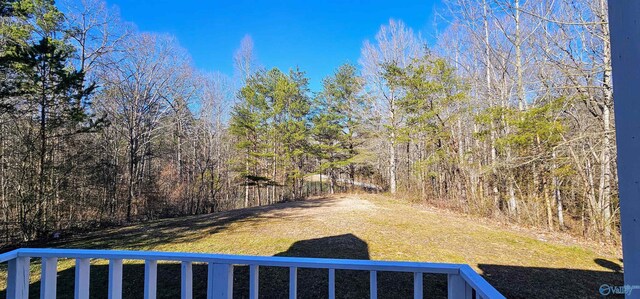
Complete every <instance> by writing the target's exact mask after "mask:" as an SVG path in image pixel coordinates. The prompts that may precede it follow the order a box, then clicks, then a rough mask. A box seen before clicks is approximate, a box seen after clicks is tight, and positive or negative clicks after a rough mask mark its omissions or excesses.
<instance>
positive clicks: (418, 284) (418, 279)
mask: <svg viewBox="0 0 640 299" xmlns="http://www.w3.org/2000/svg"><path fill="white" fill-rule="evenodd" d="M422 297H423V296H422V273H420V272H415V273H413V298H414V299H422Z"/></svg>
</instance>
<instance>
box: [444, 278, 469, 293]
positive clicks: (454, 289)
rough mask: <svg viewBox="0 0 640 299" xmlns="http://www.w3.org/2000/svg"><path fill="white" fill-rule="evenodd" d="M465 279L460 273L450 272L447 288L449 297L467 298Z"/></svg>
mask: <svg viewBox="0 0 640 299" xmlns="http://www.w3.org/2000/svg"><path fill="white" fill-rule="evenodd" d="M465 284H466V283H465V281H464V279H463V278H462V276H460V274H449V275H448V276H447V289H448V294H449V295H448V297H447V298H449V299H463V298H465Z"/></svg>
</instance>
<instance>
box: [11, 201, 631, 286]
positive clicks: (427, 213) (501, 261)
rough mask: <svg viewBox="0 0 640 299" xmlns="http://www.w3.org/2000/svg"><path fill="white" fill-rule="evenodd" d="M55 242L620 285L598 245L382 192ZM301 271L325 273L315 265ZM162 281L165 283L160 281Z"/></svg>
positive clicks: (99, 276) (101, 278) (394, 280)
mask: <svg viewBox="0 0 640 299" xmlns="http://www.w3.org/2000/svg"><path fill="white" fill-rule="evenodd" d="M55 246H56V247H76V248H107V249H135V250H158V251H186V252H219V253H232V254H249V255H266V256H272V255H281V256H314V257H333V258H357V259H372V260H405V261H429V262H453V263H468V264H470V265H471V266H472V267H473V268H475V269H476V270H477V271H479V272H480V273H482V274H483V275H484V277H485V278H486V279H487V280H488V281H489V282H490V283H492V284H493V285H494V286H496V288H498V289H499V290H500V291H501V292H502V293H503V294H505V295H506V296H507V297H508V298H525V297H526V298H532V297H538V298H541V297H546V298H560V297H564V298H568V297H597V295H598V288H599V286H600V285H602V284H605V283H607V284H614V285H622V273H621V272H620V271H621V270H620V268H621V262H620V259H619V256H618V254H616V253H608V252H607V251H606V250H604V249H603V248H602V247H601V246H597V245H596V244H589V243H586V242H578V241H575V240H572V239H571V238H569V237H568V236H563V235H561V234H553V235H548V234H540V233H535V232H533V231H529V230H526V229H514V228H507V227H504V226H502V225H500V224H497V223H492V222H490V221H486V220H481V221H479V220H474V219H471V218H470V217H466V216H463V215H458V214H454V213H451V212H447V211H442V210H437V209H433V208H424V207H416V206H412V205H410V204H407V203H404V202H400V201H397V200H393V199H390V198H388V197H385V196H381V195H354V194H344V195H336V196H331V197H325V198H316V199H311V200H307V201H299V202H289V203H283V204H276V205H272V206H265V207H256V208H249V209H242V210H236V211H231V212H225V213H219V214H214V215H202V216H194V217H184V218H176V219H168V220H161V221H155V222H151V223H147V224H144V225H136V226H130V227H124V228H118V229H111V230H105V231H102V232H97V233H92V234H89V235H87V236H85V237H82V238H78V239H75V240H70V241H66V242H65V243H61V244H56V245H55ZM92 264H93V265H94V266H93V267H92V273H91V275H92V285H93V286H94V287H93V288H92V293H93V292H96V293H95V294H96V295H97V294H98V293H97V292H98V291H99V290H98V289H99V288H98V287H96V286H100V285H102V284H104V285H106V278H105V277H106V268H107V267H106V264H105V263H104V262H103V261H94V262H93V263H92ZM128 267H129V268H126V269H125V288H127V292H125V293H127V294H129V295H133V294H138V293H139V292H140V291H141V290H142V289H141V288H142V271H143V269H142V268H143V267H142V265H141V264H138V265H132V266H128ZM72 268H73V264H72V262H71V261H61V262H60V264H59V271H62V272H61V274H60V278H59V283H60V285H59V292H60V294H61V295H64V294H67V295H68V294H73V291H72V288H73V269H72ZM2 269H5V268H2ZM194 271H195V272H194V280H196V282H195V283H196V285H195V286H196V287H195V289H201V290H202V289H203V286H205V285H206V284H205V282H204V281H203V279H198V277H200V276H202V275H206V270H205V269H204V266H202V267H194ZM32 272H33V275H34V276H33V278H32V282H33V281H37V279H38V278H37V276H38V275H39V274H37V272H38V271H37V265H35V266H34V267H32ZM246 272H247V271H246V269H244V268H240V269H238V270H237V272H236V273H237V274H236V279H237V281H236V287H237V288H238V291H237V294H239V295H241V294H244V293H245V291H246V290H245V289H246V286H245V285H244V283H243V281H242V277H243V275H246ZM261 273H263V272H261ZM264 273H265V274H261V275H268V276H271V278H272V279H276V280H283V281H282V282H281V286H282V287H283V288H284V289H283V290H280V289H277V288H276V286H275V284H271V285H268V283H267V282H268V281H269V280H268V279H267V278H261V294H263V295H264V294H271V295H273V296H275V297H278V296H280V295H284V294H286V293H282V292H286V286H287V285H286V273H280V272H278V271H277V270H275V269H274V270H272V271H271V272H269V271H265V272H264ZM283 274H284V275H283ZM349 274H350V275H351V274H352V273H349ZM2 275H4V273H3V274H2ZM300 275H302V276H304V275H308V277H316V278H317V277H324V276H323V275H322V274H320V273H316V272H313V271H309V272H308V273H307V274H304V273H303V272H301V274H300ZM127 277H128V278H127ZM176 277H179V266H177V265H171V266H166V268H162V267H161V268H160V283H159V285H161V290H160V292H159V293H160V294H162V295H165V296H166V297H167V298H171V297H173V296H175V295H177V294H179V289H177V288H176V287H177V286H179V279H176ZM338 278H339V282H340V279H342V280H343V281H346V280H347V279H348V280H349V281H350V282H351V283H350V285H349V286H347V284H344V283H343V284H339V285H338V294H340V292H345V293H344V294H346V295H345V296H346V297H354V298H355V297H358V296H359V294H360V293H358V292H359V291H358V290H357V289H358V286H359V284H366V276H365V277H364V279H363V278H362V277H361V275H358V274H354V275H351V276H349V275H345V276H339V277H338ZM164 280H166V281H167V282H166V283H164V284H163V281H164ZM309 280H310V281H307V282H301V290H306V292H308V293H303V294H302V295H303V296H301V297H304V294H307V295H309V294H312V293H313V292H315V290H316V289H321V288H322V289H324V287H323V286H322V283H323V281H322V279H309ZM405 280H406V288H405V285H404V283H403V281H405ZM401 282H402V283H401ZM409 282H410V278H409V277H404V276H402V275H396V276H393V275H388V276H387V277H382V278H381V284H382V287H381V294H380V296H381V297H403V296H404V295H403V294H404V292H410V288H409V287H408V286H409ZM324 283H326V282H324ZM2 284H4V279H2V278H0V289H3V288H4V286H3V285H2ZM341 285H342V286H341ZM444 285H445V282H444V278H443V277H435V276H434V277H432V279H430V280H428V281H427V287H428V288H431V291H430V292H431V293H432V294H433V295H436V296H437V295H444ZM163 286H164V287H163ZM199 286H200V287H199ZM302 286H306V288H303V287H302ZM386 286H388V287H386ZM32 287H33V290H32V291H31V294H34V295H35V294H38V291H37V288H38V283H37V282H36V283H33V284H32ZM364 289H366V288H364ZM384 289H386V290H387V291H386V293H385V291H384ZM303 292H304V291H303ZM385 294H386V295H387V296H385ZM408 294H410V293H408ZM347 295H348V296H347ZM0 296H4V295H3V294H0ZM60 298H63V297H60Z"/></svg>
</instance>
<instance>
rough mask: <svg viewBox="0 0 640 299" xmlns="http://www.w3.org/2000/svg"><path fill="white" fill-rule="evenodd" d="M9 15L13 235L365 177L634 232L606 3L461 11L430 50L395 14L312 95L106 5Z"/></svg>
mask: <svg viewBox="0 0 640 299" xmlns="http://www.w3.org/2000/svg"><path fill="white" fill-rule="evenodd" d="M0 13H1V24H0V69H2V71H1V73H0V76H1V80H2V84H1V85H0V206H1V207H2V208H1V213H0V217H1V218H0V223H1V224H2V228H0V232H1V233H2V236H0V237H1V239H2V241H0V242H16V241H26V240H32V239H36V238H45V237H48V236H50V235H51V233H52V232H56V231H61V230H64V229H68V228H95V227H97V226H98V225H102V224H122V223H126V222H131V221H142V220H148V219H154V218H159V217H171V216H178V215H191V214H201V213H210V212H216V211H221V210H228V209H234V208H240V207H249V206H256V205H266V204H271V203H274V202H279V201H287V200H298V199H303V198H305V197H307V196H309V195H310V194H317V193H319V192H320V193H321V192H330V193H333V192H338V191H344V190H348V189H351V188H358V187H357V185H358V184H357V183H362V182H365V183H367V184H371V185H372V186H373V185H376V186H380V187H382V189H384V190H385V191H388V192H389V193H391V194H395V195H396V196H402V197H411V198H413V199H415V200H417V201H429V202H431V203H434V204H437V205H441V206H446V207H450V208H455V209H459V210H461V211H464V212H466V213H470V214H475V215H479V216H492V217H497V218H501V219H505V220H507V221H511V222H514V223H521V224H525V225H533V226H539V227H544V228H546V229H549V230H569V231H572V232H574V233H576V234H579V235H583V236H586V237H590V238H598V239H605V240H609V241H616V240H618V238H619V224H618V215H619V213H618V199H617V176H616V162H615V161H616V159H615V158H616V151H615V138H614V137H615V136H614V123H613V117H614V116H613V110H612V109H613V95H612V81H611V57H610V45H609V31H608V20H607V3H606V1H605V0H584V1H570V0H556V1H523V0H449V1H448V2H446V9H444V10H442V11H440V12H439V13H440V15H441V16H442V18H440V19H439V20H438V21H439V24H440V26H439V27H442V28H443V30H442V31H441V32H439V33H438V34H437V35H436V36H435V39H434V40H435V41H436V42H435V43H427V41H426V39H424V38H422V37H421V34H419V33H416V32H414V31H413V30H412V29H411V28H409V27H407V26H406V25H405V24H404V23H403V22H402V21H399V20H390V21H389V23H388V24H386V25H383V26H381V27H380V30H379V32H378V34H377V35H376V36H375V39H373V40H370V41H365V42H364V44H363V46H362V49H361V56H360V60H359V61H358V64H357V65H353V64H345V65H343V66H341V67H339V68H338V69H337V70H336V71H335V73H334V74H333V75H332V76H329V77H327V78H325V79H324V81H323V89H322V90H321V91H318V92H315V93H314V92H311V91H310V87H309V80H308V78H307V77H306V75H305V73H304V71H303V68H304V66H301V68H298V67H294V68H292V69H291V70H289V71H282V70H279V69H276V68H272V69H266V68H264V67H261V66H260V64H259V63H258V62H257V60H256V59H255V55H254V53H253V42H252V40H251V37H250V36H247V37H245V38H244V39H243V40H242V41H241V43H240V47H239V48H238V50H237V51H236V53H235V56H234V64H235V66H236V73H235V74H234V76H232V77H230V76H226V75H223V74H220V73H204V72H201V71H198V70H197V69H195V68H194V67H193V64H192V62H191V61H190V58H189V54H188V52H187V50H185V49H184V48H182V47H181V46H180V45H179V44H178V42H177V41H176V39H175V38H174V37H172V36H170V35H166V34H156V33H147V32H139V31H138V30H136V29H135V26H133V25H132V24H128V23H126V22H124V21H122V20H120V18H119V17H118V12H117V10H116V9H114V8H111V7H109V6H108V5H107V3H105V2H102V1H101V0H79V1H69V2H68V3H54V1H52V0H2V1H0ZM427 45H429V46H427ZM317 174H323V175H322V176H317ZM314 175H315V176H314ZM318 177H319V178H320V180H321V181H320V182H318V181H317V178H318ZM324 177H326V178H328V180H326V181H325V182H322V179H323V178H324ZM360 185H362V184H360Z"/></svg>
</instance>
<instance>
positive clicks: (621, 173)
mask: <svg viewBox="0 0 640 299" xmlns="http://www.w3.org/2000/svg"><path fill="white" fill-rule="evenodd" d="M608 2H609V29H610V32H611V57H612V66H613V99H614V103H615V104H614V108H615V122H616V141H617V145H618V177H619V188H620V223H621V227H622V228H621V230H622V252H623V260H624V284H625V285H629V286H640V1H637V0H609V1H608ZM602 283H607V282H606V281H603V282H602ZM627 298H640V290H633V291H632V292H631V293H629V294H628V295H627Z"/></svg>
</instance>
